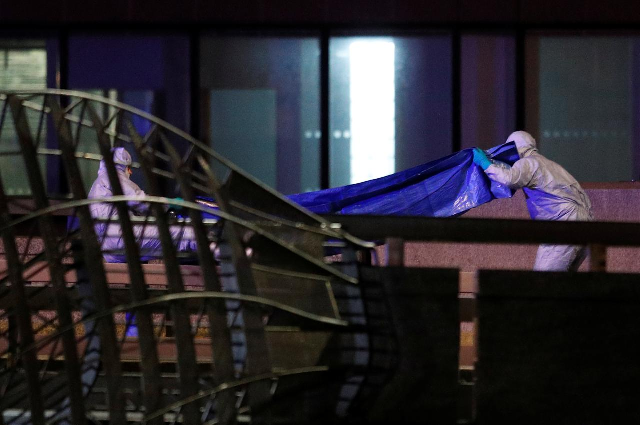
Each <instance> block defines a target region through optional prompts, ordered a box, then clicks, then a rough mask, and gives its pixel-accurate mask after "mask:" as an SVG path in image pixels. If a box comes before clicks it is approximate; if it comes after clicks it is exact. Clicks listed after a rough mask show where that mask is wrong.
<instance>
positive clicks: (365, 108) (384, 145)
mask: <svg viewBox="0 0 640 425" xmlns="http://www.w3.org/2000/svg"><path fill="white" fill-rule="evenodd" d="M329 54H330V56H329V57H330V62H329V70H330V130H331V132H330V135H329V136H330V185H331V186H333V187H335V186H342V185H346V184H350V183H357V182H361V181H364V180H370V179H373V178H376V177H381V176H384V175H388V174H391V173H393V172H395V171H400V170H404V169H407V168H410V167H413V166H415V165H419V164H422V163H424V162H428V161H430V160H433V159H437V158H440V157H442V156H444V155H447V154H449V153H451V113H452V102H451V87H452V81H451V38H450V37H449V36H445V35H433V36H431V35H429V36H393V37H387V36H367V37H360V36H358V37H355V36H353V37H352V36H345V37H332V38H331V40H330V46H329Z"/></svg>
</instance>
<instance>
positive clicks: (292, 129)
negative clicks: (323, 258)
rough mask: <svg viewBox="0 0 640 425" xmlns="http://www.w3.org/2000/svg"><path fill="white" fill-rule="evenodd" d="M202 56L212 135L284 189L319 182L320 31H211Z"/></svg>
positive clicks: (207, 126)
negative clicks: (282, 33)
mask: <svg viewBox="0 0 640 425" xmlns="http://www.w3.org/2000/svg"><path fill="white" fill-rule="evenodd" d="M200 58H201V69H200V87H201V93H200V96H201V102H202V103H201V105H202V106H201V110H202V111H203V123H202V126H201V127H202V132H203V134H204V137H203V138H204V139H205V141H206V142H207V143H209V144H210V146H212V147H213V149H215V150H216V151H217V152H218V153H220V154H222V155H223V156H225V157H227V158H228V159H230V160H231V161H232V162H234V163H235V164H236V165H238V166H239V167H240V168H242V169H244V170H246V171H247V172H249V173H250V174H252V175H253V176H255V177H256V178H258V179H259V180H261V181H262V182H264V183H266V184H267V185H269V186H271V187H273V188H275V189H277V190H279V191H281V192H283V193H286V194H291V193H298V192H306V191H311V190H317V189H319V188H320V187H319V186H320V118H319V117H320V113H319V107H320V100H319V94H320V85H319V67H320V62H319V60H320V50H319V39H318V38H317V37H313V36H306V35H300V36H293V35H292V36H267V35H260V36H253V35H246V34H243V35H233V36H231V35H210V36H205V37H203V38H202V40H201V52H200Z"/></svg>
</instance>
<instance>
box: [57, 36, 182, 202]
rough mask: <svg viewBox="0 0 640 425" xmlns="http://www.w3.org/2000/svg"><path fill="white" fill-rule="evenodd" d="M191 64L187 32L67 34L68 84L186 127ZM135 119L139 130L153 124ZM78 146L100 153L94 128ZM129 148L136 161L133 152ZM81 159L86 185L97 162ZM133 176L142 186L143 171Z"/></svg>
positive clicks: (105, 110) (106, 111) (107, 113)
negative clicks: (165, 34) (183, 35)
mask: <svg viewBox="0 0 640 425" xmlns="http://www.w3.org/2000/svg"><path fill="white" fill-rule="evenodd" d="M189 65H190V61H189V39H188V37H182V36H155V35H110V34H99V35H94V34H92V35H83V34H79V35H74V36H72V37H70V38H69V76H68V81H69V88H71V89H73V90H81V91H86V92H90V93H93V94H98V95H101V96H104V97H107V98H110V99H112V100H117V101H119V102H123V103H125V104H128V105H131V106H134V107H136V108H138V109H141V110H143V111H145V112H148V113H150V114H152V115H155V116H157V117H159V118H161V119H164V120H165V121H167V122H169V123H170V124H173V125H174V126H176V127H178V128H180V129H182V130H185V131H187V132H189V130H190V120H191V112H190V109H191V108H190V106H191V97H190V68H189ZM97 112H98V113H99V114H101V115H102V116H103V118H104V119H105V120H106V119H107V118H108V117H110V116H111V115H112V114H113V111H111V110H110V108H102V110H101V111H97ZM134 125H136V126H137V130H138V131H139V132H140V133H141V134H145V133H146V131H148V130H149V123H148V122H147V121H143V120H139V122H136V121H135V120H134ZM177 148H178V149H179V150H184V149H186V146H177ZM77 150H78V151H84V152H90V153H99V148H98V144H97V140H96V135H95V133H94V132H90V131H82V132H81V133H80V137H79V143H78V148H77ZM130 153H131V154H132V156H133V160H134V161H136V160H137V158H136V155H135V152H130ZM79 165H80V167H81V170H82V172H83V173H84V176H87V178H85V179H84V181H85V182H86V186H87V189H88V188H89V187H90V186H91V184H92V181H93V179H92V178H91V177H90V176H94V175H96V173H97V170H98V162H97V161H95V160H90V159H84V160H82V163H81V164H79ZM131 179H132V180H134V181H135V182H136V183H138V184H139V185H140V186H141V187H143V188H144V186H145V184H144V177H143V176H142V175H141V173H139V172H138V171H137V170H134V173H133V175H132V177H131ZM168 189H170V188H168ZM170 195H171V194H170Z"/></svg>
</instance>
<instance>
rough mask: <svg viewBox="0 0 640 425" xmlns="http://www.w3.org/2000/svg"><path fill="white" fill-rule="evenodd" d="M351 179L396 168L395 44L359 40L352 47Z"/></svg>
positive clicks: (391, 171)
mask: <svg viewBox="0 0 640 425" xmlns="http://www.w3.org/2000/svg"><path fill="white" fill-rule="evenodd" d="M349 58H350V70H351V72H350V82H351V84H350V88H351V90H350V96H349V99H350V104H351V178H350V183H359V182H362V181H365V180H371V179H374V178H377V177H382V176H386V175H389V174H392V173H393V172H394V171H395V107H396V104H395V72H394V65H395V45H394V43H393V41H389V40H383V39H374V40H357V41H353V42H352V43H351V45H350V46H349Z"/></svg>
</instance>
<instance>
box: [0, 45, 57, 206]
mask: <svg viewBox="0 0 640 425" xmlns="http://www.w3.org/2000/svg"><path fill="white" fill-rule="evenodd" d="M56 60H57V44H56V43H55V42H52V41H47V40H45V39H41V40H24V39H18V40H16V39H0V90H42V89H45V88H47V86H48V85H49V86H51V87H55V81H56V74H55V72H51V70H52V69H53V70H55V69H56V65H55V63H56ZM0 107H4V102H2V104H0ZM26 114H27V121H28V124H29V129H30V132H31V135H32V137H33V138H34V139H36V137H37V135H38V134H39V137H37V138H38V140H39V141H40V143H41V144H40V145H39V146H38V147H40V148H46V147H47V125H46V123H45V124H44V125H42V126H40V125H39V122H40V113H39V112H37V111H35V110H28V111H27V112H26ZM3 119H4V123H3V124H2V133H1V135H0V155H1V156H0V175H1V176H2V182H3V184H4V189H5V192H6V194H7V195H10V196H15V195H18V196H22V195H25V196H26V195H29V194H31V189H30V186H29V180H28V176H27V174H26V169H25V165H24V161H23V160H22V155H21V154H20V144H19V141H18V136H17V133H16V131H15V126H14V123H13V117H12V114H11V111H10V109H9V108H8V106H7V108H6V109H5V110H4V116H3ZM43 122H44V121H43ZM45 164H46V157H45V156H44V155H43V156H42V158H41V162H40V165H41V169H42V171H43V172H46V170H47V167H46V166H45Z"/></svg>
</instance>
